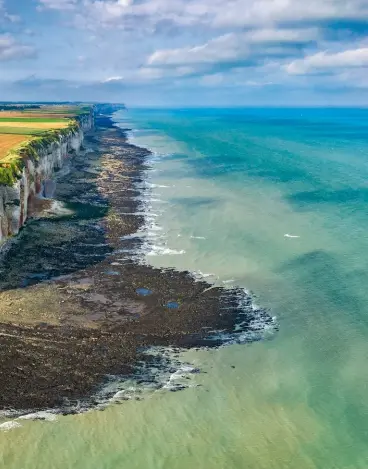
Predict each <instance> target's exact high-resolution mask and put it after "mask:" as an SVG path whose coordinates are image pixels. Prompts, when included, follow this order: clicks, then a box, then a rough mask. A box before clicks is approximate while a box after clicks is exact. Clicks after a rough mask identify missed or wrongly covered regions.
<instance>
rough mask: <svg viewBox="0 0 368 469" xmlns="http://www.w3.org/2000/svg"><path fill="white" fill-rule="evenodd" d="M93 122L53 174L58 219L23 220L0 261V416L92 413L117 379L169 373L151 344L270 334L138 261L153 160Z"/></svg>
mask: <svg viewBox="0 0 368 469" xmlns="http://www.w3.org/2000/svg"><path fill="white" fill-rule="evenodd" d="M96 124H97V129H96V131H95V132H90V133H89V134H87V136H86V140H85V145H84V146H85V147H86V149H85V150H82V151H80V152H79V153H74V154H73V156H72V158H71V159H70V160H69V161H68V165H69V167H70V171H69V173H68V174H67V175H63V174H61V175H60V176H59V177H58V180H57V187H56V193H55V199H56V200H57V201H58V204H60V207H59V212H57V211H56V212H55V213H54V214H53V215H52V216H45V217H44V218H42V219H41V220H34V221H31V222H30V223H28V224H27V225H26V226H25V228H24V229H23V230H22V232H21V234H20V236H19V239H18V240H17V242H16V243H15V244H13V245H12V246H11V248H10V250H9V251H8V252H7V253H6V254H5V257H4V259H3V261H2V263H1V264H0V352H1V353H0V409H1V410H2V411H4V412H5V413H7V414H9V415H14V414H16V413H25V412H27V411H34V410H42V409H47V408H52V409H59V411H62V412H66V413H68V412H75V411H81V410H84V409H87V408H89V407H90V406H94V405H95V404H96V403H97V401H98V400H97V399H96V395H98V393H99V390H100V389H101V387H102V386H103V385H104V384H105V383H107V382H108V381H109V380H111V379H112V377H114V379H117V378H118V377H120V378H124V377H127V376H131V375H132V374H134V373H136V372H137V370H139V373H140V374H141V381H143V382H145V381H151V380H152V375H151V374H150V373H149V372H148V370H149V369H151V368H152V367H153V368H160V367H167V366H170V363H169V365H168V362H167V357H165V355H164V354H160V353H159V354H158V355H152V353H151V352H150V350H151V347H152V346H156V347H167V346H171V347H179V348H190V347H217V346H219V345H222V344H224V343H226V342H228V341H234V342H236V341H242V342H244V341H252V340H258V339H260V338H262V337H263V333H264V331H265V329H267V328H270V329H273V328H274V327H275V325H274V323H273V320H272V318H271V317H270V316H269V315H268V313H267V312H266V311H264V310H262V309H260V308H256V307H254V306H253V304H252V299H251V298H250V297H249V296H248V295H247V294H246V293H245V292H244V291H243V290H241V289H223V288H217V287H216V288H214V287H213V286H211V285H210V284H208V283H207V282H205V281H196V280H195V279H194V277H193V276H192V275H191V273H190V272H179V271H176V270H174V269H165V270H160V269H155V268H153V267H151V266H149V265H145V264H142V263H139V262H137V261H136V260H135V257H134V255H132V253H136V252H138V251H139V249H140V243H141V242H142V241H141V240H140V238H136V237H134V236H132V235H134V233H136V232H137V231H138V230H142V229H144V223H145V219H144V216H142V215H141V213H142V207H141V205H140V197H141V196H142V189H141V188H140V187H141V186H142V185H141V184H140V183H141V182H142V181H143V177H144V170H145V169H147V167H146V160H147V156H148V155H149V152H148V151H147V150H145V149H142V148H138V147H135V146H133V145H130V144H129V143H127V141H126V138H125V134H124V132H123V131H121V130H120V129H118V128H115V127H113V125H112V122H111V120H110V119H108V118H107V117H104V116H100V117H98V118H97V119H96ZM75 146H76V147H80V139H78V140H76V142H75ZM142 370H143V371H142ZM144 370H146V371H144ZM106 397H111V396H109V393H108V392H107V393H106Z"/></svg>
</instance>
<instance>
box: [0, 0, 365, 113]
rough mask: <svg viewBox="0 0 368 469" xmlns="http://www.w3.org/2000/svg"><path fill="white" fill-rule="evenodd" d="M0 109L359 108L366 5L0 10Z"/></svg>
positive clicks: (275, 0) (271, 1) (303, 0)
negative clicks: (66, 104) (21, 105)
mask: <svg viewBox="0 0 368 469" xmlns="http://www.w3.org/2000/svg"><path fill="white" fill-rule="evenodd" d="M0 100H13V101H14V100H17V101H24V100H27V101H40V100H42V101H50V100H61V101H69V100H78V101H108V102H119V103H120V102H124V103H126V104H127V105H128V106H144V107H156V106H187V107H189V106H234V105H235V106H268V105H269V106H306V105H308V106H309V105H310V106H314V105H318V106H339V105H341V106H367V105H368V0H0Z"/></svg>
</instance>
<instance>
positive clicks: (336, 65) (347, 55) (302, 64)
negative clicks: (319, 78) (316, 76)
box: [286, 47, 368, 75]
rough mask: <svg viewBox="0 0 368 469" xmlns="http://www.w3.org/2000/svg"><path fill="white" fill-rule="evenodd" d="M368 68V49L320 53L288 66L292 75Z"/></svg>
mask: <svg viewBox="0 0 368 469" xmlns="http://www.w3.org/2000/svg"><path fill="white" fill-rule="evenodd" d="M361 67H368V48H367V47H364V48H360V49H351V50H345V51H343V52H337V53H328V52H318V53H316V54H313V55H310V56H307V57H305V58H303V59H299V60H294V61H293V62H291V63H290V64H288V65H287V66H286V71H287V72H288V73H289V74H291V75H305V74H308V73H315V72H325V71H333V70H335V69H342V68H361Z"/></svg>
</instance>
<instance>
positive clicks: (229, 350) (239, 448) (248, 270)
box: [0, 109, 368, 469]
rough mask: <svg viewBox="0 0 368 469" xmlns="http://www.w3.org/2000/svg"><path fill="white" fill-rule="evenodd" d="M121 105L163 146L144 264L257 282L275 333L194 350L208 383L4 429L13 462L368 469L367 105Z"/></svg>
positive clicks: (14, 468)
mask: <svg viewBox="0 0 368 469" xmlns="http://www.w3.org/2000/svg"><path fill="white" fill-rule="evenodd" d="M120 117H121V120H122V121H124V125H125V124H126V121H127V119H128V120H130V121H131V122H133V123H134V126H135V127H136V128H139V129H142V128H144V129H145V130H144V132H137V133H135V134H134V139H135V141H136V142H137V143H138V144H141V145H145V146H148V147H150V148H152V149H153V150H155V151H157V152H158V154H159V157H158V158H155V159H154V162H153V169H155V170H156V171H154V172H149V175H148V176H149V177H150V181H151V182H152V183H153V184H155V186H154V187H153V189H152V192H153V194H152V196H153V198H154V199H155V200H156V201H153V202H152V210H151V211H152V213H154V214H156V215H157V216H156V217H155V224H156V225H159V226H161V227H162V228H163V230H162V231H160V232H159V234H161V235H162V237H161V238H157V239H155V241H154V246H153V247H152V246H150V247H148V248H147V254H148V255H147V260H149V262H151V263H153V264H154V265H157V266H175V267H178V268H181V269H182V268H183V269H190V270H196V271H201V272H203V273H208V274H213V277H209V279H210V280H212V281H214V282H216V283H219V284H221V283H222V282H223V281H225V282H229V281H230V280H232V281H233V282H232V283H229V285H231V284H234V285H241V286H244V287H247V288H249V289H251V290H253V291H254V292H255V294H256V295H257V302H258V303H260V304H262V305H263V306H267V307H269V308H270V309H271V313H272V315H275V316H277V319H278V322H279V324H280V331H279V332H278V333H277V334H276V335H275V336H273V337H272V338H270V339H269V340H265V341H263V342H259V343H253V344H250V345H234V346H230V347H226V348H223V349H221V350H218V351H201V352H198V351H196V352H194V351H193V352H190V353H187V354H185V357H184V358H185V360H186V361H189V362H192V363H193V364H195V365H196V366H200V367H201V368H202V369H203V370H204V371H206V373H205V374H200V375H196V377H195V382H196V383H197V384H201V385H202V386H200V387H193V388H189V389H187V390H185V391H182V392H179V393H169V392H159V393H155V394H153V395H152V396H151V397H150V398H148V399H146V400H144V401H139V402H137V401H130V402H126V403H124V404H123V405H119V406H111V407H110V408H108V409H107V410H105V411H104V412H90V413H88V414H84V415H78V416H69V417H63V418H60V419H59V420H58V421H57V422H26V423H24V424H23V426H22V427H20V428H15V429H13V430H11V431H9V432H6V433H1V434H0V448H1V451H0V453H1V456H0V462H1V463H2V465H3V467H6V468H7V469H8V468H9V469H20V468H22V469H28V468H32V469H34V468H35V469H41V468H42V469H43V468H46V467H47V468H56V469H59V468H60V469H61V468H69V467H70V468H77V469H79V468H89V469H97V468H98V469H104V468H106V469H115V468H122V467H124V468H129V469H130V468H143V467H145V468H152V469H156V468H170V469H172V468H187V467H197V468H206V469H207V468H211V469H212V468H214V469H220V468H225V467H226V468H250V469H253V468H254V469H256V468H257V469H258V468H261V469H263V468H267V469H270V468H277V469H281V468H293V469H294V468H298V469H304V468H323V469H332V468H338V469H348V468H349V469H350V468H366V467H367V466H368V446H367V443H366V442H367V436H368V367H367V359H368V340H367V339H368V327H367V321H368V306H367V298H368V294H367V291H366V285H367V262H368V257H367V254H366V253H367V248H368V237H367V236H366V232H367V228H368V211H367V204H366V202H367V201H368V183H367V182H366V181H367V176H368V164H367V162H368V144H367V140H366V136H367V130H368V111H364V110H348V109H345V110H321V109H320V110H304V109H303V110H262V109H258V110H257V109H253V110H246V111H244V110H243V111H240V110H237V111H235V110H221V111H219V110H217V111H216V110H204V111H155V112H154V111H135V112H133V113H130V114H124V115H120ZM161 186H166V187H161ZM285 234H288V235H290V236H299V237H285ZM203 238H205V239H203ZM155 246H156V248H155ZM157 247H158V248H159V249H157ZM168 248H169V249H171V250H172V251H171V255H165V254H162V253H164V252H168V251H167V249H168ZM165 250H166V251H165ZM182 250H184V251H185V253H183V254H174V252H181V251H182ZM152 254H159V255H152ZM234 367H235V368H234ZM1 457H2V458H3V461H1Z"/></svg>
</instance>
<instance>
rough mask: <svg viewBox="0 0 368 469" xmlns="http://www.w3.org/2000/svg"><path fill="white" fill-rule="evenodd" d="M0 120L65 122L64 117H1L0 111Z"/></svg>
mask: <svg viewBox="0 0 368 469" xmlns="http://www.w3.org/2000/svg"><path fill="white" fill-rule="evenodd" d="M0 122H22V123H25V122H40V123H50V124H52V123H57V122H65V118H55V119H52V118H43V117H42V118H41V117H1V112H0Z"/></svg>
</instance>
